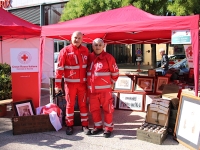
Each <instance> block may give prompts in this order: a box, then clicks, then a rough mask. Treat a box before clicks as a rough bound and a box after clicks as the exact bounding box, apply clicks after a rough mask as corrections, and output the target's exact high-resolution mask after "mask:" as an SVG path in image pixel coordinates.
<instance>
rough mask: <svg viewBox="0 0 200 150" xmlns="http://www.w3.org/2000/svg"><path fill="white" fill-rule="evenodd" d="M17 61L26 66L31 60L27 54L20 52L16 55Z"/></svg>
mask: <svg viewBox="0 0 200 150" xmlns="http://www.w3.org/2000/svg"><path fill="white" fill-rule="evenodd" d="M17 58H18V61H19V62H20V63H21V64H28V63H29V62H30V61H31V59H32V56H31V54H30V53H29V52H27V51H22V52H20V53H19V54H18V57H17Z"/></svg>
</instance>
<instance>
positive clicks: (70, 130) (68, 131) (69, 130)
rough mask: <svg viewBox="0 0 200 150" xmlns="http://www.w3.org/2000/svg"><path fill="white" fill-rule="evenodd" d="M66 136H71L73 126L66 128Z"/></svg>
mask: <svg viewBox="0 0 200 150" xmlns="http://www.w3.org/2000/svg"><path fill="white" fill-rule="evenodd" d="M66 134H67V135H72V134H73V126H67V129H66Z"/></svg>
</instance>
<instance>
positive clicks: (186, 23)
mask: <svg viewBox="0 0 200 150" xmlns="http://www.w3.org/2000/svg"><path fill="white" fill-rule="evenodd" d="M198 20H199V16H198V15H193V16H155V15H152V14H150V13H147V12H145V11H143V10H140V9H138V8H136V7H134V6H132V5H130V6H126V7H122V8H118V9H113V10H109V11H105V12H101V13H97V14H93V15H89V16H85V17H81V18H77V19H74V20H70V21H65V22H62V23H58V24H53V25H48V26H43V27H42V33H41V35H42V36H47V37H51V38H57V39H67V40H70V37H71V34H72V33H73V32H74V31H77V30H79V31H81V32H83V33H84V39H83V41H84V42H86V43H91V42H92V40H93V39H95V38H97V37H99V38H102V39H104V41H105V42H106V43H120V44H121V43H127V44H131V43H170V40H171V31H172V30H189V29H190V30H192V29H196V28H198V24H197V22H198Z"/></svg>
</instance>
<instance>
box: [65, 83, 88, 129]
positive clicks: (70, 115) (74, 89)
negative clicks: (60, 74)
mask: <svg viewBox="0 0 200 150" xmlns="http://www.w3.org/2000/svg"><path fill="white" fill-rule="evenodd" d="M65 93H66V96H65V99H66V101H67V106H66V124H67V126H73V125H74V105H75V101H76V95H77V96H78V106H79V109H80V117H81V124H82V126H88V123H89V122H88V107H87V103H86V98H87V94H86V93H87V87H86V84H85V83H68V84H66V85H65ZM75 119H79V118H75Z"/></svg>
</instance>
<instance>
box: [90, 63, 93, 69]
mask: <svg viewBox="0 0 200 150" xmlns="http://www.w3.org/2000/svg"><path fill="white" fill-rule="evenodd" d="M92 66H93V62H92V63H91V65H90V70H92Z"/></svg>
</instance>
